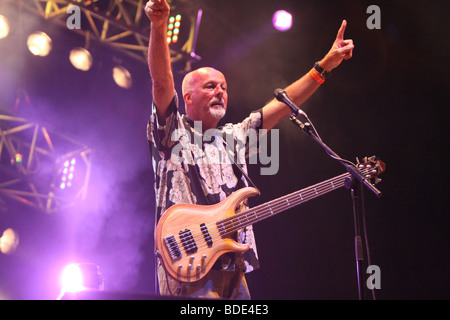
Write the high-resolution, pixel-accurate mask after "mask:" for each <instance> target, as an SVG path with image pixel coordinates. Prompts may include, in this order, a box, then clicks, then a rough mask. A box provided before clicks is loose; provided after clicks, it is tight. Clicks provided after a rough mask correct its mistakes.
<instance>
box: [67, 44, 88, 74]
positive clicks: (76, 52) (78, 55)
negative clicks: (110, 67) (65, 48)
mask: <svg viewBox="0 0 450 320" xmlns="http://www.w3.org/2000/svg"><path fill="white" fill-rule="evenodd" d="M69 60H70V62H71V63H72V65H73V66H74V67H75V68H76V69H78V70H82V71H88V70H89V69H90V68H91V66H92V62H93V59H92V56H91V54H90V52H89V51H88V50H86V49H85V48H74V49H72V50H71V51H70V56H69Z"/></svg>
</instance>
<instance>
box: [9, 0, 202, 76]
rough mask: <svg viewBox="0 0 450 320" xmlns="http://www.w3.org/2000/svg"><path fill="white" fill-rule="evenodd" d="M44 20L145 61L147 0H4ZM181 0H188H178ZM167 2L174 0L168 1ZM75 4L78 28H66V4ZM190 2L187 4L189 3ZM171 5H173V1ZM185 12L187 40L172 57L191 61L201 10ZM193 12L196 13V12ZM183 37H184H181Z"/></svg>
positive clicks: (172, 52) (187, 63) (148, 26)
mask: <svg viewBox="0 0 450 320" xmlns="http://www.w3.org/2000/svg"><path fill="white" fill-rule="evenodd" d="M6 1H8V2H10V3H12V4H15V5H17V6H18V7H20V8H21V9H26V10H28V11H30V12H32V13H34V14H37V15H39V16H41V17H42V18H44V19H46V20H51V21H53V22H55V23H57V24H58V25H60V26H61V27H64V28H66V29H67V30H68V31H70V32H76V33H78V34H80V35H82V36H84V37H86V39H90V40H97V41H99V42H102V43H104V44H107V45H109V46H111V47H113V48H115V49H117V50H120V51H122V52H124V53H126V54H127V55H129V56H131V57H133V58H136V59H137V60H139V61H142V62H144V63H146V62H147V55H148V43H149V35H150V21H149V20H148V18H147V17H146V15H145V12H144V7H145V4H146V0H6ZM179 1H180V2H189V1H186V0H184V1H181V0H179ZM168 2H169V4H171V7H172V2H175V4H176V3H177V1H174V0H172V1H168ZM71 5H75V6H78V7H79V8H80V10H81V12H82V14H83V21H86V22H87V23H83V25H82V27H81V28H80V29H76V28H74V29H68V28H67V19H68V17H69V14H68V13H67V8H68V7H70V6H71ZM188 5H189V4H188ZM173 7H175V8H176V6H175V5H173ZM191 7H192V6H191ZM189 12H190V14H188V16H189V17H188V19H189V24H190V31H189V35H188V38H187V40H186V42H185V43H184V44H183V45H182V47H181V48H179V49H174V48H171V49H170V54H171V60H172V63H173V62H178V61H180V60H182V61H186V68H190V63H191V62H192V61H194V60H199V59H200V57H199V56H198V55H196V54H195V52H194V51H195V42H196V38H197V34H198V28H199V24H200V20H201V10H198V11H197V12H194V11H193V10H189ZM195 13H196V14H195ZM183 41H184V40H183Z"/></svg>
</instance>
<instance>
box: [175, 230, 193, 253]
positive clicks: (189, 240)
mask: <svg viewBox="0 0 450 320" xmlns="http://www.w3.org/2000/svg"><path fill="white" fill-rule="evenodd" d="M179 235H180V239H181V242H182V243H183V247H184V250H186V252H187V253H194V252H197V244H196V243H195V240H194V237H193V236H192V233H191V231H190V230H189V229H185V230H184V231H180V232H179Z"/></svg>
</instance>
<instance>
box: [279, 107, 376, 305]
mask: <svg viewBox="0 0 450 320" xmlns="http://www.w3.org/2000/svg"><path fill="white" fill-rule="evenodd" d="M287 105H288V106H289V108H290V109H291V115H290V117H289V119H290V120H291V121H292V123H294V124H295V125H297V126H298V127H299V128H300V129H302V130H303V132H305V133H306V134H307V135H308V136H309V137H311V138H312V139H313V140H314V141H316V142H317V143H318V144H319V145H320V146H322V148H323V149H325V151H326V153H327V154H328V155H329V156H330V157H332V158H333V159H335V160H337V161H338V162H339V163H341V164H342V165H343V166H344V167H345V169H346V170H347V171H348V172H349V173H350V174H351V177H352V178H351V179H347V180H346V181H345V187H346V188H347V189H350V190H351V197H352V202H353V217H354V228H355V260H356V275H357V281H358V298H359V300H364V299H365V293H364V291H365V290H364V279H363V275H362V273H361V266H362V263H363V261H364V255H363V240H362V235H361V218H363V217H361V214H360V210H362V213H363V214H364V200H363V190H364V187H366V188H367V189H369V190H370V191H371V192H373V193H374V194H375V196H376V197H377V198H380V197H381V192H380V191H379V190H378V189H377V188H376V187H375V186H374V185H372V183H371V182H370V181H369V180H368V179H367V178H365V177H364V176H363V175H362V174H361V173H360V172H359V170H358V169H357V168H356V167H355V165H354V164H352V163H350V161H346V160H344V159H342V158H341V157H339V156H338V155H337V154H336V152H334V151H333V150H332V149H331V148H330V147H328V146H327V145H326V144H325V143H324V142H323V141H322V139H320V137H319V136H318V135H317V133H316V132H313V131H315V129H314V130H312V129H311V121H310V120H309V118H308V117H307V116H306V114H305V113H304V112H302V114H303V115H304V116H305V117H306V118H307V120H308V121H309V122H306V123H303V122H301V121H300V120H299V119H298V118H297V115H298V114H299V111H300V109H298V108H296V106H294V105H290V104H287ZM313 127H314V126H313ZM358 200H361V203H359V202H358ZM359 206H360V207H361V208H358V207H359ZM365 241H366V248H367V249H366V251H367V256H368V261H369V263H370V256H369V252H368V251H369V250H368V245H367V238H365ZM372 297H373V300H375V291H374V289H372Z"/></svg>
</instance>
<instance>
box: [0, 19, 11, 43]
mask: <svg viewBox="0 0 450 320" xmlns="http://www.w3.org/2000/svg"><path fill="white" fill-rule="evenodd" d="M8 34H9V23H8V19H6V18H5V17H4V16H2V15H0V39H3V38H6V37H7V36H8Z"/></svg>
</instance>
